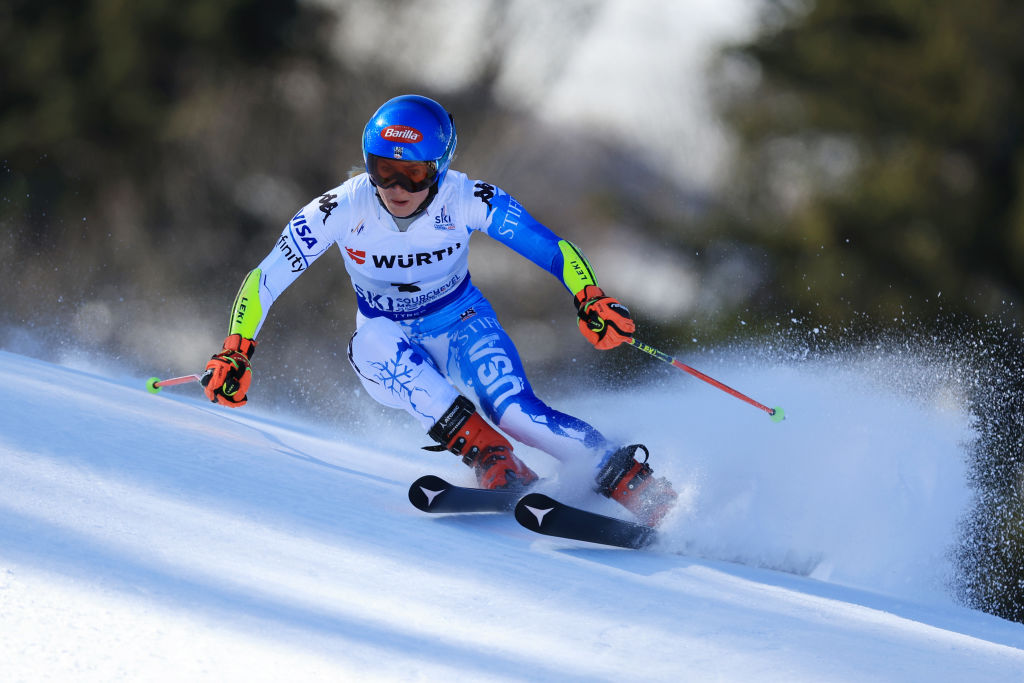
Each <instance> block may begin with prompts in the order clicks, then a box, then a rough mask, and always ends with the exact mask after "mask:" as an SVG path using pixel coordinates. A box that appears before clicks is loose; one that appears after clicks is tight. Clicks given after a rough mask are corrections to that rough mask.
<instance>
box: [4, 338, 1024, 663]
mask: <svg viewBox="0 0 1024 683" xmlns="http://www.w3.org/2000/svg"><path fill="white" fill-rule="evenodd" d="M706 360H707V361H708V362H710V363H711V367H708V368H702V369H705V370H706V371H709V372H710V371H712V370H714V371H715V372H716V373H718V376H719V377H720V378H721V379H723V380H725V381H728V382H729V383H730V384H733V385H734V386H737V387H742V388H743V389H744V390H746V391H749V392H750V393H751V394H752V395H754V396H756V397H758V398H760V399H768V398H770V399H771V401H772V402H773V404H776V403H777V404H778V405H782V406H784V407H785V409H786V411H787V414H788V416H789V417H788V419H787V420H786V421H785V422H783V423H781V424H774V423H772V422H771V421H770V420H769V419H768V418H767V417H766V416H764V415H763V414H762V413H760V412H759V411H757V410H754V409H752V408H750V407H749V406H745V405H744V404H742V403H740V402H738V401H735V399H732V398H730V397H728V396H726V395H724V394H721V393H720V392H717V391H715V390H714V389H711V388H710V387H707V386H705V385H702V384H701V383H699V382H697V381H695V380H693V379H691V378H689V377H687V376H685V375H683V374H682V373H676V372H674V371H672V370H671V369H667V371H666V375H665V376H664V377H663V378H662V379H660V380H659V381H658V382H657V383H656V384H654V385H652V386H646V387H642V388H638V389H637V390H636V391H635V392H634V393H631V394H626V395H623V394H619V395H616V396H604V397H597V396H594V397H591V398H588V399H566V400H561V401H560V403H559V405H561V406H563V407H565V408H568V409H570V410H572V411H574V412H576V413H579V414H581V415H584V416H586V417H588V418H590V419H592V420H593V421H594V422H595V423H597V424H598V425H599V426H600V427H601V428H602V429H604V430H605V431H606V432H608V433H609V434H614V435H615V436H616V437H619V438H622V439H624V440H626V439H638V440H639V439H643V440H645V441H646V443H647V444H648V446H650V448H651V452H652V454H653V455H652V457H653V458H654V465H655V467H656V469H657V471H658V472H659V473H660V474H667V475H668V476H670V477H671V478H672V479H673V480H674V481H675V482H676V484H677V486H678V488H679V490H680V493H681V503H680V505H679V507H678V509H677V511H676V512H674V513H673V515H672V516H671V517H670V518H669V519H668V520H667V522H666V527H665V530H664V533H663V538H662V539H661V541H660V543H659V545H658V547H656V548H654V549H653V550H650V551H629V550H619V549H610V548H603V547H599V546H592V545H588V544H582V543H575V542H569V541H560V540H555V539H550V538H547V537H541V536H537V535H532V534H531V533H530V532H528V531H526V530H525V529H522V528H520V527H519V526H518V525H517V524H516V523H515V521H514V520H513V519H512V518H511V517H510V516H507V515H494V514H491V515H463V516H441V515H438V516H430V515H425V514H422V513H420V512H418V511H417V510H415V509H414V508H413V507H412V506H411V505H409V503H408V502H407V499H406V491H407V487H408V485H409V483H410V482H411V481H413V479H415V478H416V477H417V476H418V475H420V474H424V473H428V472H433V473H438V474H441V475H442V476H446V477H448V478H451V479H456V480H459V481H462V482H468V481H469V477H468V474H469V472H468V470H467V469H466V468H464V466H462V465H461V464H460V463H459V462H458V460H457V459H456V458H455V457H453V456H451V455H449V454H430V453H426V452H423V451H420V450H419V449H418V446H420V445H423V443H425V441H424V438H423V436H422V434H419V433H418V430H416V429H414V428H412V427H411V426H410V427H408V428H406V427H405V426H402V425H405V422H404V421H403V420H401V419H400V418H401V416H400V415H398V416H397V417H395V416H386V415H383V414H382V417H381V418H380V424H379V428H378V429H376V430H373V429H371V430H366V429H362V430H354V431H353V432H352V433H349V432H348V431H347V430H339V433H330V432H329V431H326V430H322V429H321V430H318V429H317V428H316V427H311V426H310V425H309V424H304V423H303V421H302V419H301V417H297V416H294V415H285V414H283V413H280V412H275V411H273V410H272V409H271V408H270V407H269V406H262V407H261V406H260V405H259V403H258V402H255V403H256V404H255V405H250V406H247V407H246V408H244V409H241V410H234V411H232V410H228V409H224V408H220V407H217V406H213V405H211V404H209V403H207V402H205V401H204V400H202V399H201V398H200V396H199V394H198V390H197V388H196V387H195V385H191V386H184V387H175V388H172V389H166V390H164V391H163V392H161V393H160V394H159V395H150V394H148V393H147V392H146V391H145V390H144V388H143V383H144V379H145V378H142V377H117V376H114V375H113V374H112V373H109V372H105V371H102V370H101V369H99V368H97V367H95V366H93V367H84V366H79V367H77V368H72V367H67V366H58V365H54V364H49V363H46V362H42V361H38V360H33V359H30V358H27V357H24V356H19V355H15V354H11V353H7V352H0V421H2V430H0V680H3V681H33V682H34V681H45V680H75V681H116V680H133V681H137V680H147V681H152V680H175V681H182V680H189V681H193V680H209V681H243V680H244V681H281V680H402V681H406V680H423V681H435V680H466V681H487V680H513V681H514V680H523V681H572V680H579V681H584V680H585V681H602V680H605V681H613V680H615V681H621V680H635V681H680V680H692V681H708V680H717V681H865V680H871V681H1020V680H1024V625H1020V624H1015V623H1010V622H1006V621H1002V620H1000V619H997V618H994V617H991V616H988V615H985V614H982V613H979V612H976V611H972V610H968V609H965V608H963V607H959V606H957V605H956V604H954V602H953V600H952V599H951V598H949V597H948V591H947V590H946V587H945V585H946V582H947V581H948V580H949V572H950V567H949V560H948V554H949V551H950V550H951V549H952V547H953V546H954V545H955V542H956V533H957V532H956V527H957V523H958V521H959V520H960V519H961V517H962V515H963V514H964V510H965V508H966V505H967V502H968V501H969V491H968V489H967V487H966V484H965V465H964V447H965V443H967V442H968V441H969V440H970V438H971V432H970V427H969V421H968V419H967V416H966V415H965V414H964V413H963V410H962V408H961V407H959V405H960V402H959V401H958V398H957V395H956V392H955V390H952V389H950V388H949V387H947V386H944V385H943V384H942V382H941V381H936V380H933V379H932V377H933V376H934V373H933V372H932V369H931V368H928V367H914V366H913V363H910V362H906V363H903V364H902V365H901V366H900V367H898V368H894V367H893V365H892V363H876V362H875V361H872V360H871V359H845V361H844V362H843V363H836V364H834V365H832V366H829V365H823V364H820V363H804V364H800V363H797V364H791V365H788V366H787V365H778V366H774V367H769V366H766V365H764V364H759V365H758V366H754V365H753V364H750V366H749V367H748V366H747V365H746V364H743V363H739V362H733V361H730V360H728V359H725V358H721V357H716V358H709V359H706ZM894 373H902V376H901V377H900V382H899V384H900V385H901V386H906V385H907V380H908V379H912V380H914V381H916V382H917V384H916V385H915V390H914V392H913V396H914V397H916V398H912V397H911V396H910V395H909V392H908V393H901V392H900V391H897V390H895V389H893V388H892V387H893V386H894V383H891V382H889V380H890V379H891V378H892V376H893V375H894ZM257 381H259V380H258V379H257ZM361 400H363V401H365V400H367V399H366V398H365V397H362V398H361ZM381 410H382V411H383V409H381ZM342 431H344V433H340V432H342ZM523 453H524V455H525V456H526V457H528V458H529V459H530V460H531V461H532V462H533V463H534V464H535V465H536V467H537V468H538V469H540V470H541V471H542V473H543V474H545V475H547V477H548V479H547V480H546V481H545V482H544V484H543V485H542V488H543V489H544V490H546V491H548V492H549V493H552V494H553V495H555V496H556V497H561V498H563V499H567V500H571V501H573V502H576V503H578V504H581V505H585V506H589V507H591V508H593V509H597V510H602V511H606V512H612V513H615V514H625V513H623V512H621V511H620V510H619V509H618V508H617V506H615V505H614V504H613V503H610V502H609V501H605V500H603V499H598V498H596V497H594V496H593V494H590V493H589V492H588V491H587V486H586V484H585V483H584V482H583V481H582V479H581V478H578V477H577V478H575V479H574V476H575V475H579V474H580V473H562V474H561V475H557V474H556V473H555V470H554V466H553V461H552V460H551V459H550V458H547V456H544V455H543V454H539V453H536V452H531V451H528V450H525V449H524V450H523ZM583 479H585V477H583Z"/></svg>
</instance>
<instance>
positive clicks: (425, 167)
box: [366, 154, 437, 192]
mask: <svg viewBox="0 0 1024 683" xmlns="http://www.w3.org/2000/svg"><path fill="white" fill-rule="evenodd" d="M366 172H367V173H369V174H370V181H371V182H372V183H373V184H374V185H376V186H377V187H381V188H384V189H385V190H386V189H388V188H389V187H394V186H395V185H399V186H400V187H401V188H402V189H403V190H405V191H406V192H420V191H422V190H425V189H427V188H428V187H430V186H431V185H433V184H434V179H435V178H437V163H435V162H433V161H402V160H400V159H388V158H387V157H380V156H377V155H376V154H367V155H366Z"/></svg>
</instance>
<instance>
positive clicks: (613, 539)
mask: <svg viewBox="0 0 1024 683" xmlns="http://www.w3.org/2000/svg"><path fill="white" fill-rule="evenodd" d="M515 517H516V521H517V522H519V523H520V524H522V525H523V526H524V527H526V528H527V529H529V530H530V531H536V532H537V533H539V534H545V535H547V536H557V537H559V538H568V539H572V540H576V541H588V542H590V543H600V544H602V545H613V546H617V547H620V548H643V547H646V546H648V545H650V544H651V543H653V542H654V541H655V539H656V538H657V535H658V533H657V532H656V531H655V530H654V529H653V528H651V527H649V526H644V525H643V524H637V523H636V522H629V521H626V520H624V519H616V518H615V517H606V516H605V515H599V514H597V513H596V512H588V511H586V510H581V509H579V508H574V507H572V506H569V505H566V504H564V503H559V502H558V501H557V500H555V499H553V498H550V497H548V496H545V495H544V494H542V493H528V494H526V495H525V496H523V497H522V498H520V500H519V502H518V503H517V504H516V507H515Z"/></svg>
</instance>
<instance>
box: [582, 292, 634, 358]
mask: <svg viewBox="0 0 1024 683" xmlns="http://www.w3.org/2000/svg"><path fill="white" fill-rule="evenodd" d="M575 302H576V313H577V315H579V317H580V320H579V326H580V332H582V333H583V336H584V337H586V338H587V341H589V342H590V343H591V344H593V345H594V346H596V347H597V348H599V349H601V350H602V351H604V350H607V349H613V348H615V347H616V346H618V345H619V344H621V343H622V342H624V341H626V340H628V339H630V338H631V337H632V336H633V332H634V331H635V330H636V325H635V324H634V323H633V319H632V318H630V317H629V309H628V308H626V307H625V306H623V305H622V304H620V303H619V302H618V301H617V300H616V299H613V298H611V297H610V296H605V294H604V292H603V291H602V290H601V288H600V287H598V286H597V285H587V286H586V287H584V288H583V289H582V291H580V292H579V293H578V294H577V295H576V297H575Z"/></svg>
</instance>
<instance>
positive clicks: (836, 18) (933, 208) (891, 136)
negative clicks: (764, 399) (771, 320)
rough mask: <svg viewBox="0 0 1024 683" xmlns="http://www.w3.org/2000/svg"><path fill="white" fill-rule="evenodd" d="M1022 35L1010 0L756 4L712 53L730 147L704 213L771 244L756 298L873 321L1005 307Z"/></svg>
mask: <svg viewBox="0 0 1024 683" xmlns="http://www.w3.org/2000/svg"><path fill="white" fill-rule="evenodd" d="M1021 35H1024V5H1021V4H1020V3H1017V2H1013V0H978V2H971V3H962V2H957V1H956V0H942V1H940V2H934V1H928V0H884V1H883V0H866V1H864V2H856V3H850V2H843V1H842V0H815V1H813V2H798V1H781V0H780V1H773V2H770V3H768V4H767V10H766V12H765V13H764V16H763V25H762V28H761V31H760V33H759V34H758V35H757V36H756V37H755V38H754V39H753V40H751V41H750V42H748V43H746V44H744V45H739V46H733V47H732V48H730V49H729V50H728V51H726V52H725V53H724V56H723V58H722V59H721V60H720V61H719V64H718V76H719V87H720V90H719V92H720V94H721V104H722V110H723V112H724V113H725V115H726V116H727V118H728V120H729V122H730V123H731V125H732V126H733V128H734V130H735V131H736V132H737V134H738V137H739V141H740V145H741V150H742V153H741V155H740V156H739V158H740V159H741V161H740V163H739V164H738V166H737V168H736V174H735V177H734V183H733V185H732V188H731V190H730V192H729V197H728V200H727V201H726V206H727V207H728V215H727V217H726V218H722V216H719V219H721V220H723V221H724V223H725V225H726V229H727V230H728V231H729V232H730V233H733V234H738V235H741V236H742V237H743V238H744V239H745V240H746V241H748V242H752V243H755V244H759V245H764V246H765V247H767V248H768V249H769V251H770V252H771V253H772V255H773V257H774V259H775V263H776V265H775V267H774V269H773V270H774V272H773V274H772V277H770V278H768V279H767V280H766V283H765V288H764V291H763V294H765V296H763V297H759V300H760V301H765V302H773V303H774V305H775V307H776V308H777V309H779V308H789V307H792V306H796V307H797V308H799V309H801V310H802V311H805V312H810V313H817V314H820V315H821V316H823V317H826V318H844V317H849V316H850V314H851V313H854V312H856V313H867V314H869V315H873V316H877V317H878V318H880V319H882V320H886V319H888V320H891V319H892V317H893V316H898V315H900V314H902V313H907V312H910V313H926V314H932V313H935V312H937V311H939V310H945V311H947V312H955V311H965V312H972V313H976V314H977V313H992V312H995V311H1001V310H1003V309H1004V308H1007V307H1009V308H1011V309H1013V308H1014V307H1017V306H1019V304H1020V302H1021V301H1022V297H1024V137H1022V124H1021V121H1022V120H1024V87H1022V86H1024V42H1022V41H1021V40H1020V36H1021ZM1013 314H1014V315H1020V312H1019V310H1014V313H1013Z"/></svg>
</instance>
